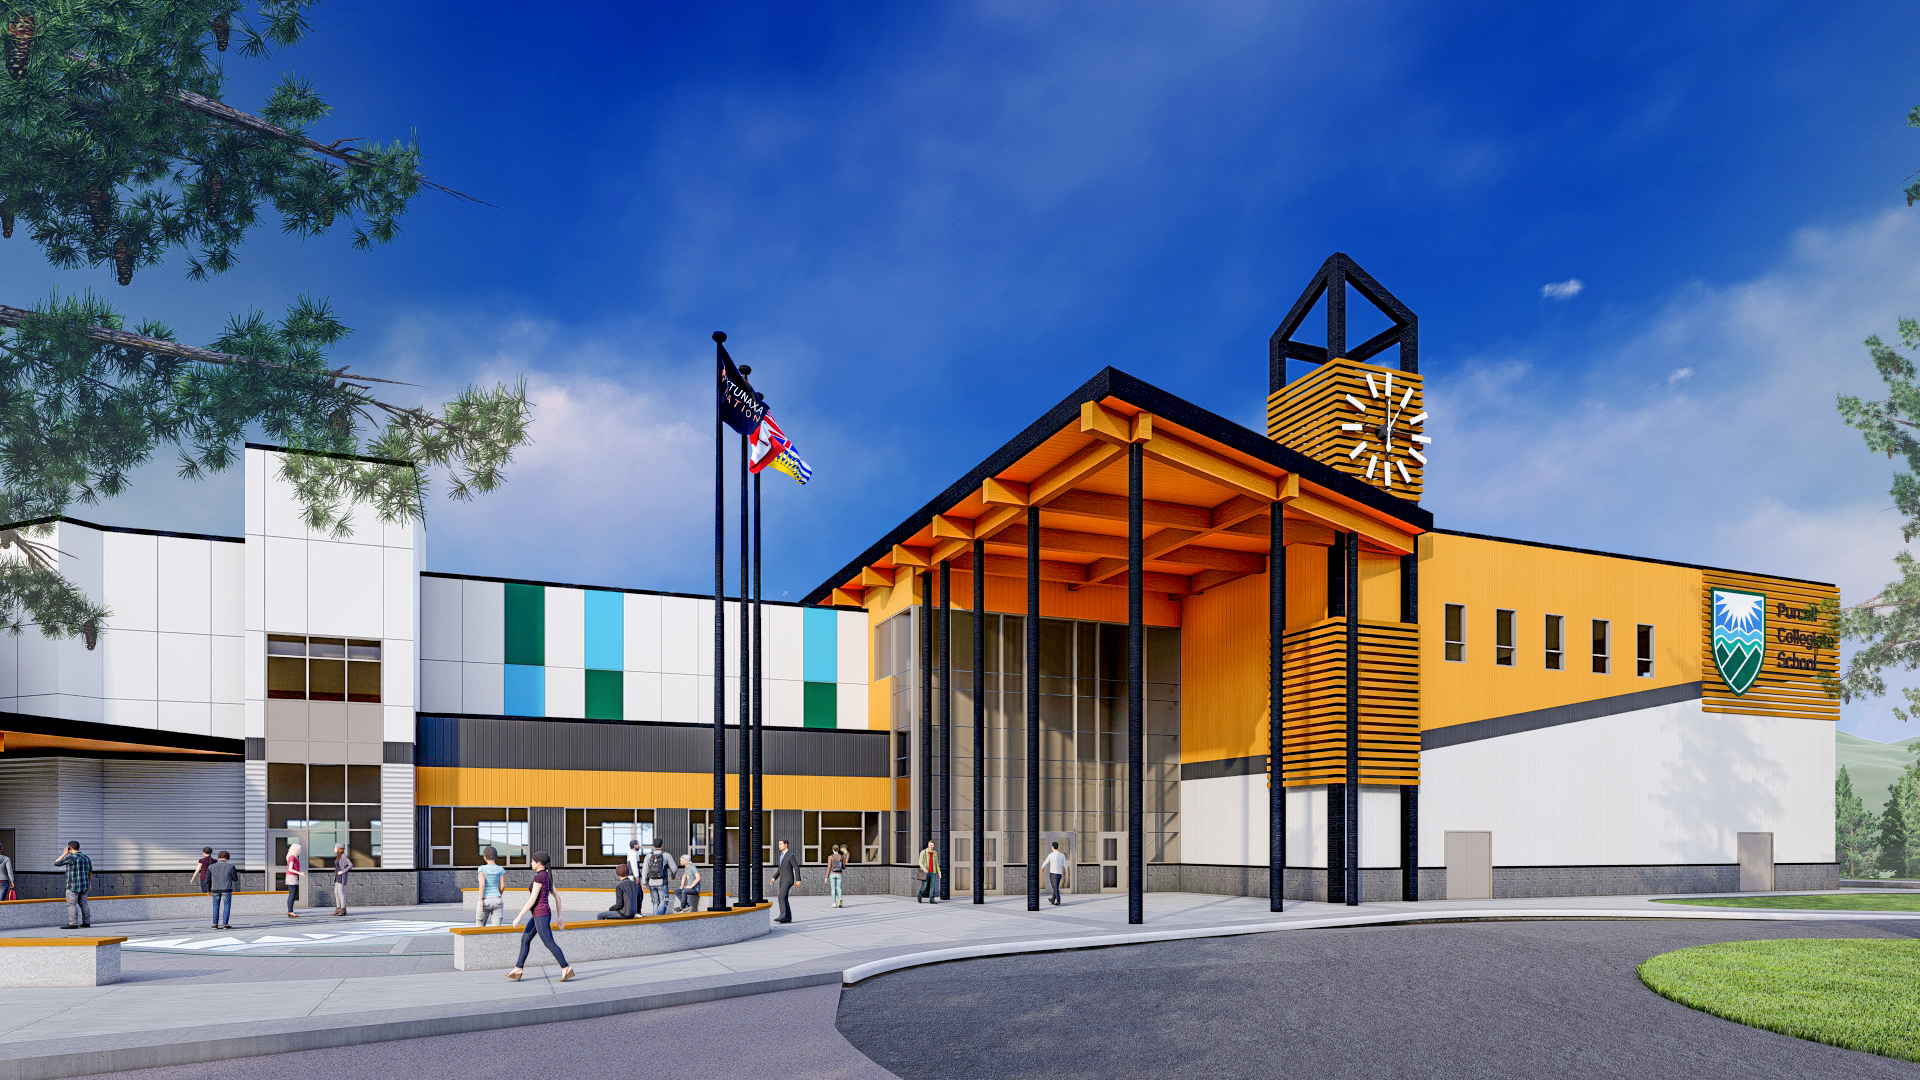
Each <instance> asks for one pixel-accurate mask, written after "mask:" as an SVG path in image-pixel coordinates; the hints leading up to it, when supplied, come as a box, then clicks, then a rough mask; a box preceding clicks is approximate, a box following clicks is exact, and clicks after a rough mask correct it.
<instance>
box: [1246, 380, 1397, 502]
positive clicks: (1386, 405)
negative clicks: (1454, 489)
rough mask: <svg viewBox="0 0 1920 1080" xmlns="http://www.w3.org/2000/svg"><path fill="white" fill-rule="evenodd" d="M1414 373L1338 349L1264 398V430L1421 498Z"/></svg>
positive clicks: (1343, 468)
mask: <svg viewBox="0 0 1920 1080" xmlns="http://www.w3.org/2000/svg"><path fill="white" fill-rule="evenodd" d="M1426 409H1427V406H1426V390H1425V388H1424V387H1423V386H1422V385H1421V381H1420V376H1418V375H1410V374H1408V373H1406V372H1404V371H1396V370H1394V369H1393V368H1386V367H1380V366H1378V365H1375V364H1367V363H1362V362H1360V361H1357V360H1349V359H1347V358H1345V357H1340V358H1338V359H1335V360H1329V361H1327V362H1326V363H1324V364H1321V365H1320V366H1319V367H1318V368H1316V369H1314V371H1313V373H1312V374H1311V375H1307V376H1304V377H1302V378H1299V379H1295V380H1294V381H1293V382H1290V383H1288V384H1287V385H1285V386H1283V387H1281V388H1280V389H1279V390H1278V391H1275V392H1274V393H1273V394H1271V395H1269V396H1268V398H1267V437H1268V438H1270V439H1272V440H1273V441H1275V442H1277V443H1280V444H1281V445H1283V446H1286V447H1288V448H1289V449H1293V450H1298V451H1300V452H1301V453H1303V454H1305V455H1307V456H1308V457H1311V458H1313V459H1314V460H1316V461H1323V462H1325V463H1327V464H1329V465H1332V466H1333V467H1334V468H1336V469H1339V470H1340V471H1341V472H1344V473H1348V474H1351V475H1353V476H1357V477H1359V478H1361V479H1363V480H1366V481H1367V482H1368V483H1370V484H1372V485H1374V486H1375V487H1377V488H1379V489H1380V490H1382V491H1386V492H1388V493H1390V494H1393V495H1396V496H1398V497H1400V498H1402V499H1406V500H1408V501H1409V502H1419V501H1420V494H1421V492H1422V491H1423V490H1424V487H1425V475H1426V468H1427V466H1426V462H1425V460H1424V459H1425V458H1426V456H1427V447H1428V444H1427V443H1425V442H1421V441H1418V440H1417V439H1416V438H1415V436H1420V437H1421V438H1424V437H1425V432H1426Z"/></svg>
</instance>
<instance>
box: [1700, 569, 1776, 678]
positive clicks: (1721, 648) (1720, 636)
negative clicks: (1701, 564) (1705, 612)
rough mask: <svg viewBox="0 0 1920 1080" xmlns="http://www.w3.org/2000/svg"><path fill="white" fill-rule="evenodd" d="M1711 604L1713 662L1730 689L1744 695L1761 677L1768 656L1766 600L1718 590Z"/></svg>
mask: <svg viewBox="0 0 1920 1080" xmlns="http://www.w3.org/2000/svg"><path fill="white" fill-rule="evenodd" d="M1711 603H1712V607H1713V662H1714V663H1715V664H1716V665H1717V666H1718V667H1719V668H1720V677H1721V678H1723V679H1725V680H1726V681H1727V688H1728V689H1729V690H1732V691H1733V692H1734V693H1735V694H1736V695H1738V694H1745V693H1746V692H1747V691H1748V690H1749V689H1750V688H1752V686H1753V680H1755V679H1757V678H1759V677H1760V663H1761V661H1763V660H1765V659H1766V656H1767V640H1766V631H1767V625H1766V624H1767V598H1766V597H1765V596H1763V595H1761V594H1760V593H1755V592H1744V591H1742V590H1740V589H1715V590H1713V595H1712V599H1711Z"/></svg>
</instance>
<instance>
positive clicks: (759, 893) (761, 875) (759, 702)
mask: <svg viewBox="0 0 1920 1080" xmlns="http://www.w3.org/2000/svg"><path fill="white" fill-rule="evenodd" d="M760 569H761V566H760V474H759V473H754V474H753V821H754V827H755V828H756V829H758V828H759V827H760V823H761V822H762V821H764V820H765V815H766V809H765V807H764V806H762V805H761V798H762V797H763V795H764V794H765V792H764V791H763V790H762V784H763V783H764V779H765V778H764V777H763V776H762V775H761V768H760V728H761V722H762V719H763V711H764V710H765V708H766V677H767V674H766V668H765V665H764V664H763V663H762V660H761V653H760V603H761V592H760ZM755 835H756V839H757V838H758V834H757V833H756V834H755ZM802 850H803V851H804V850H805V848H804V845H803V847H802ZM753 854H754V863H753V902H754V903H756V904H762V903H765V902H766V899H767V898H766V880H765V878H766V873H765V867H764V866H763V865H762V861H763V860H764V858H765V856H764V855H763V854H762V852H761V849H760V846H759V845H758V844H756V845H755V846H754V849H753Z"/></svg>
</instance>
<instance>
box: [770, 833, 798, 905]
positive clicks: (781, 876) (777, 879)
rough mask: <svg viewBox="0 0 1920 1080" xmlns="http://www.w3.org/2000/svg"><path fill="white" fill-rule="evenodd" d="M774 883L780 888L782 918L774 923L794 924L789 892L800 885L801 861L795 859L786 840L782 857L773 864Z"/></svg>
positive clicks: (783, 842) (781, 851) (781, 844)
mask: <svg viewBox="0 0 1920 1080" xmlns="http://www.w3.org/2000/svg"><path fill="white" fill-rule="evenodd" d="M773 883H774V884H775V885H778V886H780V917H779V918H776V919H774V920H773V921H774V922H779V923H788V922H792V921H793V908H791V907H789V906H788V904H787V892H788V891H789V890H791V889H792V888H793V887H794V886H795V885H798V884H800V860H799V859H796V858H794V857H793V852H792V851H790V850H788V848H787V842H786V841H785V840H782V841H780V855H779V857H778V858H776V859H775V860H774V862H773Z"/></svg>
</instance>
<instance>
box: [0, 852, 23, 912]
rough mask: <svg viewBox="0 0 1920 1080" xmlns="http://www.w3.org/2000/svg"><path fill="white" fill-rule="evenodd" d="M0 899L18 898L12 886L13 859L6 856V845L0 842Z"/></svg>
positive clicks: (16, 891)
mask: <svg viewBox="0 0 1920 1080" xmlns="http://www.w3.org/2000/svg"><path fill="white" fill-rule="evenodd" d="M0 882H5V884H0V900H18V899H20V896H19V892H18V890H16V889H15V888H14V887H13V860H12V859H9V858H7V848H6V845H4V844H0Z"/></svg>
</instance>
